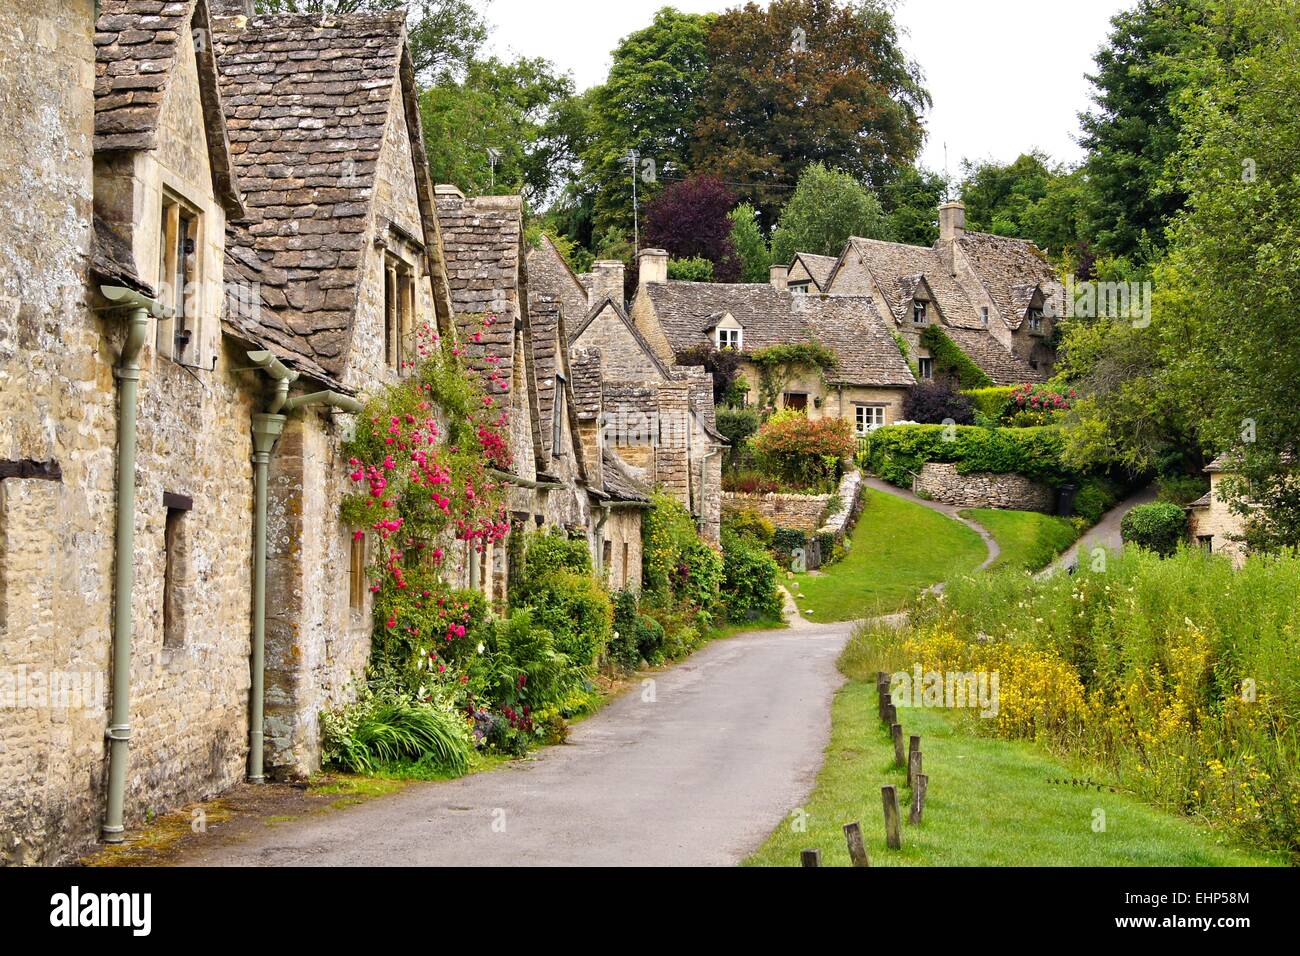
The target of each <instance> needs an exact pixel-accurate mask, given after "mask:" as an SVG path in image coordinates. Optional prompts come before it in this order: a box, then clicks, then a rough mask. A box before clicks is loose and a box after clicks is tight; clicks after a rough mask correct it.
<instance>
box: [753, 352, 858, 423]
mask: <svg viewBox="0 0 1300 956" xmlns="http://www.w3.org/2000/svg"><path fill="white" fill-rule="evenodd" d="M749 360H750V361H751V362H753V363H754V367H755V368H757V369H758V390H759V401H760V402H761V403H762V404H763V406H765V407H767V408H775V407H776V400H777V399H778V398H780V397H781V395H782V393H784V392H785V387H786V386H787V385H788V384H790V380H791V379H793V378H794V376H795V374H796V373H797V372H798V371H799V370H800V369H805V368H806V369H814V370H815V371H816V372H817V374H818V376H819V377H820V378H821V380H822V383H823V384H825V381H826V373H827V372H831V371H833V370H834V369H835V367H836V365H838V364H839V360H838V359H837V358H836V357H835V353H834V352H832V351H831V350H830V349H828V348H827V347H826V346H824V345H822V344H820V343H818V342H799V343H795V344H791V345H769V346H768V347H767V348H765V349H759V350H758V351H756V352H754V353H753V354H752V355H750V356H749Z"/></svg>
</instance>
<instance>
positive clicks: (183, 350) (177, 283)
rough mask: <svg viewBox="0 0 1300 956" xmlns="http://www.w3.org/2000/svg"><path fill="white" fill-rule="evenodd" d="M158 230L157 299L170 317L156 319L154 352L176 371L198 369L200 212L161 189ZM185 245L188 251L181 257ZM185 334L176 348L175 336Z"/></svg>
mask: <svg viewBox="0 0 1300 956" xmlns="http://www.w3.org/2000/svg"><path fill="white" fill-rule="evenodd" d="M159 218H160V221H159V226H158V230H159V231H158V297H159V300H160V301H161V302H162V304H163V305H164V306H166V307H167V308H169V309H171V310H172V312H173V315H171V316H160V317H159V318H158V322H157V327H156V328H155V330H154V332H155V335H154V351H155V353H156V354H158V355H161V356H163V357H164V358H167V359H170V360H171V361H173V362H175V363H176V364H177V365H187V366H190V367H192V368H201V367H202V366H203V361H202V343H203V325H204V322H203V305H204V302H203V285H204V283H203V275H204V270H205V267H206V265H207V263H206V262H205V261H204V256H203V222H204V218H203V211H202V210H201V209H200V208H199V207H198V206H197V205H195V204H194V203H192V202H190V201H189V200H187V199H186V198H185V197H184V196H182V195H180V194H179V193H177V192H175V191H173V190H171V189H166V188H164V189H163V191H162V205H161V207H160V210H159ZM186 243H188V244H189V246H188V251H186V249H187V246H186ZM185 332H187V333H188V337H187V338H186V339H185V344H184V346H182V347H179V348H178V343H177V339H178V338H179V336H180V334H181V333H185Z"/></svg>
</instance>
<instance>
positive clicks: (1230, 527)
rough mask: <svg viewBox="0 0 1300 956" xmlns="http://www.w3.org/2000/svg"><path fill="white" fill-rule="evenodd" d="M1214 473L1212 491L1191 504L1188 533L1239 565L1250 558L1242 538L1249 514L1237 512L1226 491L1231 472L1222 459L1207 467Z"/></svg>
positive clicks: (1210, 472) (1211, 476)
mask: <svg viewBox="0 0 1300 956" xmlns="http://www.w3.org/2000/svg"><path fill="white" fill-rule="evenodd" d="M1205 470H1206V472H1207V473H1208V474H1209V476H1210V490H1209V492H1208V493H1206V494H1205V495H1204V496H1202V497H1201V498H1199V499H1197V500H1196V501H1194V502H1192V503H1191V504H1190V505H1188V507H1187V518H1188V521H1187V526H1188V534H1189V537H1190V538H1191V540H1192V541H1194V542H1196V543H1198V544H1200V545H1201V546H1202V547H1204V548H1208V549H1209V550H1210V551H1212V552H1213V553H1215V554H1223V555H1226V556H1227V557H1229V558H1231V559H1232V563H1233V564H1234V565H1235V566H1236V567H1241V566H1242V564H1244V563H1245V561H1246V553H1247V552H1246V548H1245V545H1244V544H1243V543H1242V541H1241V537H1242V535H1243V534H1244V533H1245V531H1246V516H1245V515H1240V514H1237V512H1235V511H1233V509H1232V505H1231V503H1230V500H1229V498H1228V497H1227V495H1226V493H1225V488H1224V485H1223V481H1224V479H1225V478H1226V477H1227V476H1228V474H1230V472H1229V471H1227V470H1225V465H1224V461H1223V459H1222V458H1218V459H1215V460H1214V461H1213V462H1211V463H1210V464H1209V466H1208V467H1207V468H1206V469H1205Z"/></svg>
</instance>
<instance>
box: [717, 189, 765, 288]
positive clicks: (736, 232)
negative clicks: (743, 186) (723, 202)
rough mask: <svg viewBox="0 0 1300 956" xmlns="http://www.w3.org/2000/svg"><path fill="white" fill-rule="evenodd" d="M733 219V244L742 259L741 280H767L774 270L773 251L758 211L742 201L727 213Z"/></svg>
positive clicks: (737, 254)
mask: <svg viewBox="0 0 1300 956" xmlns="http://www.w3.org/2000/svg"><path fill="white" fill-rule="evenodd" d="M727 218H728V219H730V220H731V245H732V248H734V249H735V250H736V256H737V257H738V258H739V259H740V281H741V282H766V281H768V277H769V275H770V274H771V270H772V251H771V249H770V248H769V247H768V244H767V240H766V239H764V238H763V231H762V230H761V229H759V227H758V211H757V210H756V209H755V208H754V207H753V206H751V205H750V204H749V203H744V202H743V203H741V204H740V205H739V206H737V207H736V208H735V209H733V210H731V212H729V213H728V214H727Z"/></svg>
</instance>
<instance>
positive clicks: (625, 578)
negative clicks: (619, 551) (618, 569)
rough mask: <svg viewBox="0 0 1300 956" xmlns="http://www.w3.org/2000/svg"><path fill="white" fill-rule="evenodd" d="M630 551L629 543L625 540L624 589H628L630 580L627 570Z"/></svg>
mask: <svg viewBox="0 0 1300 956" xmlns="http://www.w3.org/2000/svg"><path fill="white" fill-rule="evenodd" d="M628 552H629V545H628V543H627V542H626V541H624V542H623V588H624V590H626V589H627V582H628V571H627V569H628V564H629V562H628Z"/></svg>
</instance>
